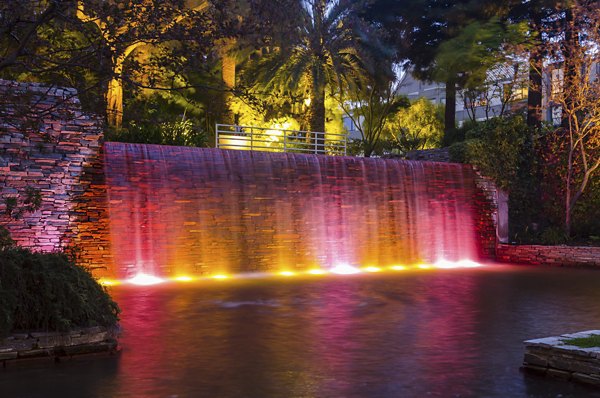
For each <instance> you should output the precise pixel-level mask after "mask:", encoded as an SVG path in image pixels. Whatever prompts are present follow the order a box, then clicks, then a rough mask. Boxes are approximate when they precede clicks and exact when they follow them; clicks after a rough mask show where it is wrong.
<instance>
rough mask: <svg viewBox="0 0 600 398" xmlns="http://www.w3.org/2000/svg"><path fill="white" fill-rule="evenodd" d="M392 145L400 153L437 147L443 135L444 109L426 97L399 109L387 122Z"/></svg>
mask: <svg viewBox="0 0 600 398" xmlns="http://www.w3.org/2000/svg"><path fill="white" fill-rule="evenodd" d="M386 129H388V130H389V131H390V134H391V136H392V139H393V141H394V146H395V147H397V148H398V149H399V150H400V152H401V153H403V154H405V153H407V152H409V151H414V150H418V149H428V148H439V147H440V146H441V144H442V138H443V135H444V111H443V109H442V108H441V106H439V105H435V104H433V103H432V102H431V101H429V100H428V99H426V98H419V99H418V100H416V101H414V102H413V103H412V104H410V106H409V107H407V108H404V109H400V110H399V111H398V112H397V113H396V114H395V115H393V116H392V117H391V118H390V119H389V120H388V123H387V126H386Z"/></svg>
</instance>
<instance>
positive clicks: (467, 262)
mask: <svg viewBox="0 0 600 398" xmlns="http://www.w3.org/2000/svg"><path fill="white" fill-rule="evenodd" d="M457 264H459V265H460V266H461V267H465V268H476V267H481V266H482V265H483V264H480V263H477V262H475V261H471V260H466V259H465V260H460V261H459V262H458V263H457Z"/></svg>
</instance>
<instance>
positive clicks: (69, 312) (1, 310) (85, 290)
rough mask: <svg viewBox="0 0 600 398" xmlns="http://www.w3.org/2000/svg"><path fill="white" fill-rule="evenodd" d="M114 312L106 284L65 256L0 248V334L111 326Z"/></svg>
mask: <svg viewBox="0 0 600 398" xmlns="http://www.w3.org/2000/svg"><path fill="white" fill-rule="evenodd" d="M119 312H120V310H119V307H118V305H117V304H116V303H115V302H114V301H113V300H112V299H111V297H110V295H109V294H108V293H107V291H106V289H105V288H103V287H102V286H101V285H100V284H98V282H96V280H95V279H94V278H93V277H92V275H91V274H90V272H89V271H88V270H86V269H85V268H82V267H79V266H77V265H75V264H74V263H73V261H72V260H70V259H69V257H67V256H66V255H64V254H54V253H51V254H47V253H32V252H31V251H29V250H26V249H22V248H9V249H4V250H0V337H1V336H6V335H7V334H9V333H11V332H18V331H25V330H27V331H30V330H40V331H67V330H69V329H72V328H76V327H89V326H111V325H115V324H116V323H117V321H118V315H119Z"/></svg>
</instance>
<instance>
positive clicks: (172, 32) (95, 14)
mask: <svg viewBox="0 0 600 398" xmlns="http://www.w3.org/2000/svg"><path fill="white" fill-rule="evenodd" d="M208 7H209V3H208V1H205V0H193V1H191V2H190V4H187V2H186V1H185V0H166V1H158V0H143V1H134V0H111V1H104V0H79V1H78V2H77V16H78V17H79V19H80V20H81V21H83V22H84V23H91V24H94V25H95V26H96V27H97V29H98V32H99V34H100V36H101V38H102V39H103V41H104V44H105V46H106V49H107V50H108V52H109V53H110V60H111V76H110V77H109V79H108V83H107V86H106V114H107V121H108V124H109V125H110V126H113V127H117V128H118V127H120V126H121V124H122V118H123V80H124V79H125V77H126V75H125V65H126V61H127V60H128V59H130V57H131V56H132V54H134V52H135V51H137V50H139V49H141V48H142V47H144V46H152V45H158V44H160V43H165V42H170V41H190V40H201V39H202V38H203V37H205V35H206V33H207V31H208V30H209V22H208V20H207V18H206V16H205V14H204V11H205V10H206V9H207V8H208Z"/></svg>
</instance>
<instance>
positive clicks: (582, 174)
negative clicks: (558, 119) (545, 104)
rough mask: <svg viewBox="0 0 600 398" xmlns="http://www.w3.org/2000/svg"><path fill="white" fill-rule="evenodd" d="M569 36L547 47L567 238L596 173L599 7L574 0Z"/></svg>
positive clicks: (599, 148) (599, 154)
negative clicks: (562, 167) (561, 145)
mask: <svg viewBox="0 0 600 398" xmlns="http://www.w3.org/2000/svg"><path fill="white" fill-rule="evenodd" d="M569 12H570V13H571V17H569V18H568V19H567V21H568V23H569V24H570V25H571V26H570V27H569V30H570V31H571V32H572V33H571V34H572V38H571V39H569V37H566V38H565V40H560V41H554V42H551V43H548V46H549V48H548V50H549V54H550V55H551V56H552V59H551V60H552V61H553V62H552V63H551V64H550V71H549V73H550V75H551V76H552V78H551V79H550V82H549V83H550V86H549V87H547V92H548V93H550V95H551V97H550V106H551V107H553V108H554V109H555V111H557V112H560V113H561V114H562V119H563V124H562V128H561V129H559V130H558V131H557V134H559V136H560V137H562V139H563V141H564V142H565V145H564V153H563V154H562V155H563V156H564V157H563V159H564V161H565V164H566V167H565V172H564V175H563V179H564V180H563V183H564V185H563V186H564V199H565V200H564V231H565V234H566V235H567V236H569V235H570V234H571V227H572V225H571V224H572V213H573V210H574V209H575V206H576V205H577V203H578V201H579V199H580V198H581V197H582V195H583V194H584V192H585V191H586V189H587V188H588V186H589V184H590V181H591V179H592V177H594V176H595V175H596V174H597V173H598V170H599V169H600V80H599V79H598V74H597V68H598V65H599V64H600V58H598V52H597V51H598V46H600V9H599V8H598V2H597V1H593V0H576V1H574V2H573V6H572V7H571V8H570V9H569Z"/></svg>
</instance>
